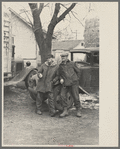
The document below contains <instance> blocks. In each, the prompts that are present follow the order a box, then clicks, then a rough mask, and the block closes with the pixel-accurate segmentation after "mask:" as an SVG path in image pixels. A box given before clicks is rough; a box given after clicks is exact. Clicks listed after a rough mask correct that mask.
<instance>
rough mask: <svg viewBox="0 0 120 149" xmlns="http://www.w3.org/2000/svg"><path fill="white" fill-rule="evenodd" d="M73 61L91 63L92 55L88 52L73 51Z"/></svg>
mask: <svg viewBox="0 0 120 149" xmlns="http://www.w3.org/2000/svg"><path fill="white" fill-rule="evenodd" d="M73 61H74V62H75V61H79V62H87V63H90V55H89V54H88V53H73Z"/></svg>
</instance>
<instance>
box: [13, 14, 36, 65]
mask: <svg viewBox="0 0 120 149" xmlns="http://www.w3.org/2000/svg"><path fill="white" fill-rule="evenodd" d="M11 22H12V37H13V44H14V45H15V58H19V57H20V58H23V59H24V58H25V59H26V60H25V61H27V59H28V60H31V63H32V65H34V66H35V65H36V58H37V54H38V50H37V49H38V48H37V44H36V41H35V36H34V33H33V31H32V28H31V27H29V26H28V25H27V24H26V23H25V22H23V21H22V20H21V19H20V18H18V17H17V16H16V15H14V13H12V12H11Z"/></svg>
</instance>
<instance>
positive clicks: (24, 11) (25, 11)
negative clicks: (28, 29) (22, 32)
mask: <svg viewBox="0 0 120 149" xmlns="http://www.w3.org/2000/svg"><path fill="white" fill-rule="evenodd" d="M22 10H23V12H21V13H25V14H26V16H27V18H28V20H29V22H28V23H29V24H30V25H31V26H32V27H33V24H32V22H31V20H30V18H29V16H28V14H27V12H28V11H27V10H25V9H22ZM21 13H19V14H21Z"/></svg>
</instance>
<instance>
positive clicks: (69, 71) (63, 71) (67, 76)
mask: <svg viewBox="0 0 120 149" xmlns="http://www.w3.org/2000/svg"><path fill="white" fill-rule="evenodd" d="M61 59H62V62H61V63H60V65H59V69H58V72H59V77H60V83H61V84H62V88H61V99H62V104H63V107H64V111H63V113H62V114H61V115H60V117H65V116H67V115H68V110H67V92H68V91H69V92H70V93H71V94H72V96H73V98H74V103H75V106H76V109H77V116H78V117H81V111H80V106H81V104H80V100H79V88H78V87H79V79H78V75H80V70H79V69H78V68H77V67H76V65H75V63H74V62H71V61H70V60H69V59H68V54H67V53H62V54H61Z"/></svg>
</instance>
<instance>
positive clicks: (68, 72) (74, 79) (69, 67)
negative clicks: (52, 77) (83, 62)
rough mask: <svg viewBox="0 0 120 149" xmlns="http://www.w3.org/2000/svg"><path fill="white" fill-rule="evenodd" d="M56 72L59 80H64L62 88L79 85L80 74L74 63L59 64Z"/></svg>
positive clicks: (68, 61)
mask: <svg viewBox="0 0 120 149" xmlns="http://www.w3.org/2000/svg"><path fill="white" fill-rule="evenodd" d="M58 72H59V77H60V79H63V80H64V86H72V85H74V84H76V83H77V84H78V83H79V82H78V81H79V78H78V76H80V73H81V72H80V69H79V68H77V67H76V65H75V63H74V62H71V61H70V60H67V62H66V64H64V63H63V62H62V63H60V65H59V71H58Z"/></svg>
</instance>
